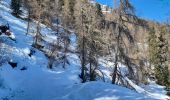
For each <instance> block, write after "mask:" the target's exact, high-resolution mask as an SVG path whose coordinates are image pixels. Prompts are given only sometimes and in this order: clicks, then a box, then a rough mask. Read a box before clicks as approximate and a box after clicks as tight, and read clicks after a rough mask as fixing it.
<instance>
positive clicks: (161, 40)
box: [155, 29, 170, 86]
mask: <svg viewBox="0 0 170 100" xmlns="http://www.w3.org/2000/svg"><path fill="white" fill-rule="evenodd" d="M167 55H168V42H167V40H166V38H165V31H164V30H163V29H161V33H160V36H159V37H158V54H157V59H158V61H157V65H156V66H155V76H156V79H157V83H158V84H160V85H164V86H169V85H170V79H169V78H170V74H169V71H168V65H167V63H168V58H167Z"/></svg>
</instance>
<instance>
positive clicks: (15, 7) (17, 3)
mask: <svg viewBox="0 0 170 100" xmlns="http://www.w3.org/2000/svg"><path fill="white" fill-rule="evenodd" d="M20 7H21V0H12V1H11V9H12V14H14V15H15V16H17V17H18V16H19V15H20V14H21V10H20Z"/></svg>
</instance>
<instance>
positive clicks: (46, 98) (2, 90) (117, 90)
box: [0, 0, 168, 100]
mask: <svg viewBox="0 0 170 100" xmlns="http://www.w3.org/2000/svg"><path fill="white" fill-rule="evenodd" d="M9 4H10V0H3V1H2V2H1V4H0V23H1V24H4V23H9V25H10V28H11V31H12V32H13V33H14V35H15V37H16V41H12V40H11V39H9V38H8V37H7V36H0V40H1V41H2V43H0V45H1V47H2V48H3V49H2V50H1V55H3V57H1V59H4V60H5V61H12V62H16V63H17V67H15V68H12V67H11V65H10V64H8V62H5V63H4V64H3V65H1V66H0V100H127V99H129V100H136V99H138V100H152V99H153V100H155V99H161V100H163V99H168V97H167V96H166V95H164V94H165V91H164V90H163V89H164V87H162V86H158V85H157V84H155V83H154V82H152V81H151V82H150V85H147V86H145V85H142V87H139V86H137V85H135V84H134V83H133V82H132V81H130V80H129V79H127V80H128V81H129V83H130V84H131V85H132V86H133V87H134V88H135V90H136V91H135V90H130V89H127V88H125V87H121V86H117V85H112V84H110V83H109V82H110V81H109V74H110V72H109V70H108V69H109V68H107V67H106V65H105V64H103V66H102V67H103V69H102V70H103V72H104V74H105V77H106V79H107V83H104V82H101V81H96V82H87V83H81V82H80V79H79V76H78V75H79V73H80V61H79V58H78V56H77V55H76V54H73V53H69V62H70V65H67V66H66V69H63V68H62V66H61V67H57V68H56V69H53V70H50V69H48V68H47V63H48V61H47V58H46V56H45V55H44V53H43V52H41V51H39V50H37V49H35V48H33V47H32V46H31V45H32V41H33V37H32V36H31V35H28V36H27V35H25V33H26V27H27V22H26V21H24V20H21V19H18V18H16V17H14V16H12V15H11V13H10V12H11V10H10V7H9ZM42 33H44V34H46V36H47V38H46V40H52V39H56V38H55V37H53V36H52V35H50V34H48V33H50V29H46V27H45V26H44V25H42ZM73 41H74V39H73ZM74 42H75V41H74ZM73 44H74V43H73ZM73 47H74V45H73ZM31 50H34V51H35V52H34V54H33V55H32V56H29V54H30V52H31ZM109 64H110V63H109V62H108V65H109ZM122 68H124V67H123V66H122Z"/></svg>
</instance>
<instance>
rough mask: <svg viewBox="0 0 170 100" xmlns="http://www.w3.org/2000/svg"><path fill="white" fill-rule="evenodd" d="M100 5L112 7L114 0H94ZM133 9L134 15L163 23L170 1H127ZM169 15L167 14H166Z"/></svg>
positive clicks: (168, 11) (169, 11) (169, 8)
mask: <svg viewBox="0 0 170 100" xmlns="http://www.w3.org/2000/svg"><path fill="white" fill-rule="evenodd" d="M96 1H97V2H100V3H102V4H107V5H109V6H112V5H113V1H114V0H96ZM129 1H130V2H131V3H132V5H133V6H134V7H135V11H136V15H138V16H139V17H142V18H145V19H151V20H156V21H165V20H166V18H167V16H168V15H170V0H129ZM168 13H169V14H168Z"/></svg>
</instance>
